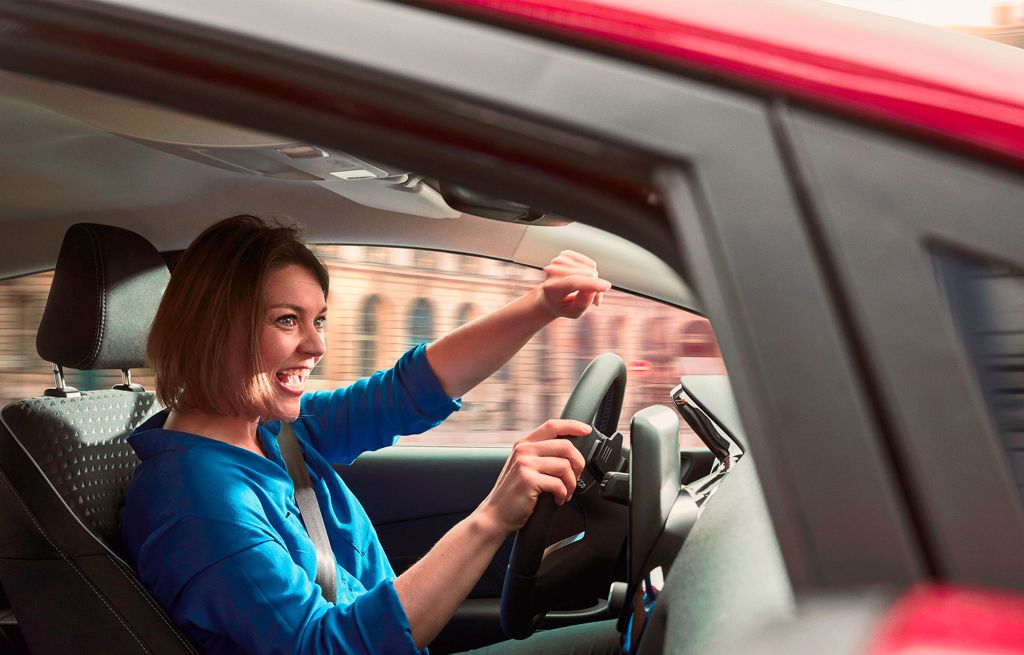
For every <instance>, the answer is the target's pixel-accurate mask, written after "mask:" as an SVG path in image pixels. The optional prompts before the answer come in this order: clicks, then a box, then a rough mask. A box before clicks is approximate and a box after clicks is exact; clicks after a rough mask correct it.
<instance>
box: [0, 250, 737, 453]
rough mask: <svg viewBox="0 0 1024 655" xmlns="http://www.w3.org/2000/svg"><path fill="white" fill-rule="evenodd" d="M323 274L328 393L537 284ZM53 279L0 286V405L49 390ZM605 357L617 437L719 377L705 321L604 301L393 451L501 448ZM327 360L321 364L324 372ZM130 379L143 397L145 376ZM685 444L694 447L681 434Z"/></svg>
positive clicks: (446, 263)
mask: <svg viewBox="0 0 1024 655" xmlns="http://www.w3.org/2000/svg"><path fill="white" fill-rule="evenodd" d="M317 250H318V253H319V254H320V256H321V257H322V258H323V259H324V262H325V263H326V264H327V268H328V270H329V272H330V274H331V298H330V305H331V308H330V318H329V320H328V327H327V342H328V343H327V357H326V358H325V360H324V362H323V363H321V364H320V365H319V366H318V367H317V370H316V371H315V372H314V373H315V374H314V375H313V376H312V377H311V378H310V380H309V384H310V385H311V387H315V388H334V387H338V386H342V385H346V384H350V383H351V382H353V381H354V380H356V379H358V378H359V377H362V376H365V375H369V374H370V373H372V372H373V371H375V370H377V369H380V368H384V367H387V366H390V365H391V364H392V363H393V362H394V361H395V360H396V359H397V358H398V357H400V356H401V354H402V353H403V352H405V351H406V350H407V349H408V348H410V347H411V346H412V345H415V344H418V343H422V342H429V341H432V340H433V339H436V338H438V337H440V336H442V335H443V334H444V333H446V332H448V331H450V330H452V329H454V328H455V327H457V326H459V325H462V324H464V323H467V322H469V321H471V320H473V319H474V318H477V317H478V316H480V315H482V314H484V313H486V312H489V311H493V310H494V309H497V308H498V307H501V306H502V305H504V304H505V303H507V302H508V301H510V300H511V299H513V298H515V297H517V296H518V295H519V294H521V293H523V292H524V291H526V290H527V289H529V288H530V287H532V286H533V285H534V284H536V283H538V282H539V281H540V280H542V279H543V273H542V272H540V271H537V270H534V269H532V268H528V267H523V266H518V265H516V264H509V263H503V262H495V261H492V260H488V259H483V258H475V257H469V256H462V255H459V256H455V255H447V254H444V253H435V252H430V253H428V254H427V255H426V256H423V255H422V254H421V255H417V251H415V250H407V249H399V248H378V247H373V248H364V247H360V246H322V247H319V248H318V249H317ZM50 279H51V274H50V273H41V274H38V275H33V276H27V277H23V278H18V279H14V280H6V281H0V374H2V375H3V376H4V380H5V383H4V385H3V386H2V387H0V402H2V403H3V404H6V403H8V402H11V401H13V400H17V399H20V398H25V397H29V396H36V395H39V394H41V393H42V391H43V390H44V389H45V388H47V387H50V386H53V376H52V374H51V371H50V365H49V364H48V363H47V362H44V361H42V360H41V359H39V357H38V356H37V355H36V354H35V331H36V328H37V326H38V325H39V319H40V317H41V316H42V310H43V306H44V305H45V303H46V294H47V292H48V290H49V284H50ZM603 352H615V353H617V354H619V355H620V356H621V357H622V358H623V359H624V360H625V361H626V363H627V365H628V367H629V376H630V377H629V384H628V386H627V391H626V399H625V405H624V407H623V414H622V420H621V422H620V425H619V429H620V430H621V431H623V433H625V432H626V430H627V429H628V426H629V418H630V417H631V416H632V415H633V413H635V412H636V411H637V410H639V409H641V408H643V407H646V406H647V405H651V404H656V403H659V404H668V403H669V397H668V394H669V392H670V391H671V390H672V388H673V387H674V386H675V385H676V384H677V383H678V381H679V376H680V375H682V374H688V375H693V374H722V373H724V368H723V366H722V360H721V356H720V355H719V352H718V346H717V344H716V343H715V338H714V334H713V333H712V332H711V327H710V325H709V324H708V322H707V321H706V320H705V319H703V318H701V317H700V316H697V315H695V314H691V313H688V312H685V311H682V310H679V309H676V308H673V307H669V306H666V305H663V304H660V303H657V302H654V301H652V300H648V299H645V298H638V297H634V296H631V295H629V294H626V293H622V292H618V291H612V292H609V293H607V294H606V295H605V300H604V303H603V304H602V306H601V307H599V308H596V309H595V310H593V311H591V312H589V313H588V314H587V315H586V316H585V317H583V318H582V319H581V320H576V321H570V320H566V319H560V320H558V321H555V322H554V323H552V324H551V325H549V326H548V327H547V328H545V329H544V330H542V331H541V332H540V333H539V334H538V335H536V336H535V337H534V338H533V339H532V340H531V341H530V342H529V343H528V344H526V346H525V347H524V348H523V349H522V351H520V353H519V354H518V355H517V356H516V357H515V358H514V359H513V360H512V361H510V362H509V363H508V364H506V365H505V366H504V367H502V368H501V370H499V371H498V372H497V373H496V374H495V375H493V376H491V378H490V379H489V380H486V381H485V382H483V383H482V384H481V385H480V386H479V387H477V388H476V389H474V390H473V391H471V392H470V393H469V394H467V395H466V397H465V398H463V409H462V410H461V411H460V412H457V413H456V414H455V415H453V416H452V417H451V418H450V419H449V420H447V421H445V423H444V424H442V425H441V426H439V427H438V428H436V429H434V430H432V431H430V432H429V433H427V434H424V435H417V436H412V437H405V438H403V439H402V440H401V442H400V443H402V444H409V445H414V444H449V445H454V444H459V445H507V444H510V443H511V442H512V441H514V440H515V439H517V438H518V437H520V436H522V435H523V434H525V433H526V432H528V431H530V430H532V429H533V428H535V427H536V426H537V425H538V424H539V423H541V422H543V421H544V420H546V419H548V418H553V417H557V416H558V414H559V413H560V412H561V409H562V404H563V403H564V402H565V400H566V399H567V398H568V395H569V393H570V392H571V391H572V388H573V385H574V384H575V382H576V379H577V377H578V376H579V374H580V372H582V370H583V369H584V368H585V367H586V365H587V363H589V362H590V360H591V359H592V358H593V357H595V356H597V355H598V354H601V353H603ZM328 361H329V362H330V363H329V365H328V364H327V362H328ZM65 373H66V375H67V378H68V382H69V384H71V385H72V386H74V387H77V388H79V389H83V390H89V389H102V388H109V387H111V386H112V385H114V384H117V383H118V382H120V374H119V373H118V372H117V371H71V370H69V371H65ZM132 373H133V377H134V379H135V380H137V381H139V382H141V383H142V384H143V385H145V386H146V388H147V389H151V388H153V378H152V374H151V372H150V371H148V370H140V371H133V372H132ZM681 441H682V444H683V445H684V446H699V445H700V442H699V441H698V440H697V439H696V437H694V436H693V435H692V434H691V433H689V431H688V428H684V431H683V432H682V433H681Z"/></svg>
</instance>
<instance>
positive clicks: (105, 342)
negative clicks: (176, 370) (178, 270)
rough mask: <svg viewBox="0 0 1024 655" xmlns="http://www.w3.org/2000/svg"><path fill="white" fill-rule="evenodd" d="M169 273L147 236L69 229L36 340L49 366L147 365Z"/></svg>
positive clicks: (102, 228)
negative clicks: (148, 342) (151, 333)
mask: <svg viewBox="0 0 1024 655" xmlns="http://www.w3.org/2000/svg"><path fill="white" fill-rule="evenodd" d="M169 279H170V272H169V271H168V270H167V265H166V264H165V263H164V260H163V258H162V257H161V256H160V253H159V252H157V250H156V248H154V247H153V245H152V244H151V243H149V242H148V241H146V240H145V239H144V238H142V237H141V236H139V235H138V234H135V233H134V232H130V231H128V230H124V229H121V228H119V227H111V226H109V225H96V224H92V223H78V224H76V225H72V226H71V227H70V228H68V231H67V233H66V234H65V235H64V243H63V244H62V245H61V247H60V254H59V255H58V256H57V266H56V268H55V269H54V273H53V283H52V284H51V286H50V295H49V297H47V299H46V309H45V310H44V311H43V319H42V321H41V322H40V323H39V332H38V333H37V335H36V351H37V352H38V353H39V356H40V357H42V358H43V359H44V360H46V361H48V362H52V363H54V364H59V365H61V366H67V367H69V368H77V369H80V370H81V369H103V368H113V369H130V368H140V367H144V366H145V365H146V339H147V337H148V336H149V328H150V325H151V324H152V323H153V317H154V316H156V310H157V307H158V306H159V305H160V298H161V297H162V296H163V292H164V289H165V288H166V287H167V281H168V280H169Z"/></svg>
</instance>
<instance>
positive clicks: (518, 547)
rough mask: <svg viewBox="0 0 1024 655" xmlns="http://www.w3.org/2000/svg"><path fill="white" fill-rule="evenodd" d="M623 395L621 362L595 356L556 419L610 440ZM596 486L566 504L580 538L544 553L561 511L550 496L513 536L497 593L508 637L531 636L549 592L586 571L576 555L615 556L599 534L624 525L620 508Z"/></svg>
mask: <svg viewBox="0 0 1024 655" xmlns="http://www.w3.org/2000/svg"><path fill="white" fill-rule="evenodd" d="M625 392H626V364H625V362H623V361H622V358H621V357H619V356H618V355H615V354H613V353H605V354H603V355H599V356H598V357H596V358H595V359H594V360H593V361H591V362H590V364H589V365H588V366H587V368H586V369H585V370H584V371H583V374H582V375H580V379H579V380H578V381H577V382H576V386H575V387H574V388H573V391H572V394H570V396H569V399H568V400H567V401H566V403H565V407H564V408H563V409H562V414H561V418H568V419H574V420H577V421H582V422H583V423H588V424H590V425H591V426H593V427H594V428H596V429H597V430H598V431H599V432H601V433H602V434H605V435H608V436H610V435H612V434H614V433H615V430H616V427H617V426H618V423H619V416H620V414H621V413H622V401H623V398H624V397H625ZM574 445H575V444H574ZM577 447H578V446H577ZM584 455H586V453H584ZM586 475H589V474H585V476H586ZM599 483H600V480H596V481H594V483H592V484H589V485H587V486H586V487H585V488H583V489H579V488H578V490H577V492H576V493H575V494H574V495H573V500H572V501H570V502H571V504H572V505H573V506H575V507H576V509H578V510H580V511H581V512H582V513H583V514H584V519H585V525H586V530H585V531H584V532H581V533H580V534H578V535H575V536H573V537H570V538H569V539H565V540H563V541H561V542H559V544H557V545H552V546H550V547H549V546H548V545H547V540H548V537H549V534H550V532H551V528H552V526H553V525H554V522H555V518H556V516H557V514H558V513H559V512H561V511H566V510H565V509H564V508H561V507H559V506H558V505H556V504H555V501H554V498H553V497H552V496H551V494H543V495H542V496H541V497H540V498H538V499H537V506H536V507H535V508H534V510H533V514H532V515H531V516H530V518H529V519H528V520H527V522H526V524H525V525H524V526H523V527H522V528H520V529H519V531H518V532H517V533H516V537H515V541H514V542H513V545H512V553H511V555H510V556H509V563H508V568H507V569H506V572H505V582H504V585H503V587H502V591H501V627H502V630H504V632H505V634H506V635H508V636H509V637H511V638H513V639H525V638H527V637H529V636H530V635H532V634H533V633H534V631H535V630H536V629H537V627H538V626H539V625H540V623H541V621H542V620H543V619H544V616H545V614H546V613H547V611H548V610H549V609H551V607H550V605H551V600H552V598H551V592H552V591H553V589H555V588H557V587H561V586H563V585H564V584H565V583H567V582H568V581H569V579H571V578H573V577H574V576H576V575H577V574H578V573H579V570H580V569H582V568H584V567H585V566H586V563H583V564H580V563H579V562H578V561H576V560H577V559H578V558H575V554H576V553H578V552H580V551H581V550H583V549H590V548H593V546H594V545H595V544H601V545H604V546H605V548H604V549H603V550H602V553H601V554H603V555H604V557H605V558H608V557H609V556H610V557H612V558H614V557H615V556H616V554H617V553H615V552H611V549H609V548H607V543H606V542H608V541H611V540H607V539H605V540H602V538H601V536H602V535H601V533H602V532H605V530H602V529H600V528H601V526H602V524H612V523H615V522H616V521H624V520H625V519H624V518H623V515H622V513H621V511H619V510H622V509H623V508H621V507H618V506H615V505H613V504H612V503H609V502H607V501H604V500H603V499H601V498H600V497H599V494H598V492H596V491H594V490H593V487H595V486H597V485H598V484H599ZM616 508H617V509H616ZM591 518H592V519H593V520H588V519H591ZM602 519H603V520H602ZM613 545H614V544H613ZM595 601H596V598H595Z"/></svg>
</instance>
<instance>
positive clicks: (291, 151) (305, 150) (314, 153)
mask: <svg viewBox="0 0 1024 655" xmlns="http://www.w3.org/2000/svg"><path fill="white" fill-rule="evenodd" d="M277 151H278V152H279V153H281V154H282V155H284V156H286V157H291V158H292V159H315V158H318V157H326V156H327V153H326V152H324V151H323V150H321V149H320V148H317V147H316V146H305V145H303V146H285V147H283V148H277Z"/></svg>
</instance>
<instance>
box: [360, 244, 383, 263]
mask: <svg viewBox="0 0 1024 655" xmlns="http://www.w3.org/2000/svg"><path fill="white" fill-rule="evenodd" d="M363 256H364V257H365V258H366V261H367V262H368V263H370V264H387V263H388V248H382V247H380V246H366V251H365V252H364V254H363Z"/></svg>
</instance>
